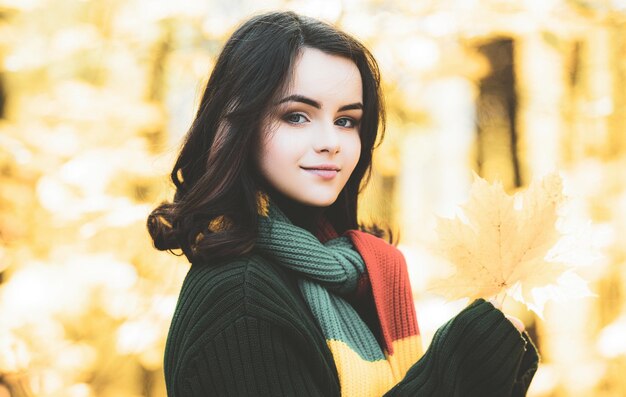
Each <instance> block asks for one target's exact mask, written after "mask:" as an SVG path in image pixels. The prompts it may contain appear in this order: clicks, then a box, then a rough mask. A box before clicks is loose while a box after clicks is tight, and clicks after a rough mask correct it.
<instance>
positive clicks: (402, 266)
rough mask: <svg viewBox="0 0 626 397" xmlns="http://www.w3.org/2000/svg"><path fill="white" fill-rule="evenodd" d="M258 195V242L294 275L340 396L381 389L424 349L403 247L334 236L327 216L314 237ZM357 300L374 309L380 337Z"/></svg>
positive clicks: (352, 234)
mask: <svg viewBox="0 0 626 397" xmlns="http://www.w3.org/2000/svg"><path fill="white" fill-rule="evenodd" d="M260 198H261V199H260V201H259V203H260V205H259V214H260V215H262V216H260V224H259V236H258V240H257V248H259V249H261V250H262V251H263V252H265V253H267V254H269V255H270V256H271V257H272V258H273V259H274V260H275V261H276V262H277V263H279V264H280V265H282V266H285V267H286V268H289V269H290V270H292V271H295V272H297V273H298V274H299V276H300V277H299V278H298V286H299V288H300V291H301V292H302V295H303V297H304V300H305V301H306V303H307V304H308V306H309V308H310V309H311V312H312V313H313V316H314V317H315V319H316V320H317V322H318V324H319V326H320V328H321V330H322V332H323V334H324V337H325V339H326V343H327V344H328V347H329V349H330V351H331V353H332V356H333V360H334V362H335V366H336V367H337V372H338V375H339V383H340V386H341V395H342V396H351V397H355V396H381V395H383V394H384V393H385V392H387V391H388V390H389V389H391V388H392V387H393V386H394V385H395V384H396V383H398V382H399V381H400V380H402V378H404V375H405V374H406V372H407V370H408V369H409V367H411V365H413V364H414V363H415V362H416V361H417V360H418V359H419V358H420V357H421V356H422V354H423V349H422V342H421V337H420V332H419V328H418V325H417V320H416V316H415V307H414V305H413V299H412V295H411V287H410V284H409V278H408V273H407V269H406V262H405V260H404V257H403V255H402V253H401V252H400V251H399V250H397V249H396V248H395V247H394V246H392V245H391V244H389V243H387V242H386V241H384V240H382V239H381V238H378V237H376V236H374V235H372V234H369V233H366V232H362V231H359V230H348V231H347V232H345V233H344V234H343V235H342V236H338V235H337V233H336V231H335V230H334V228H333V227H332V225H331V224H330V222H328V220H326V219H322V220H321V221H320V223H319V225H318V230H317V233H316V235H314V234H312V233H310V232H309V231H307V230H306V229H303V228H301V227H298V226H295V225H294V224H293V223H292V222H291V221H290V220H289V219H288V218H287V216H285V214H284V213H283V212H282V211H281V210H280V208H278V206H276V205H275V204H274V203H273V202H272V201H271V200H270V199H269V196H264V195H261V196H260ZM349 302H352V304H350V303H349ZM359 305H360V306H359ZM356 306H359V307H366V308H369V307H372V308H374V310H375V312H376V317H377V319H378V321H377V324H376V325H375V327H377V328H378V329H377V330H376V331H377V333H378V334H379V335H380V336H379V340H380V342H379V340H377V339H376V337H375V336H374V334H373V333H372V331H371V330H370V328H368V326H367V324H366V323H365V322H364V321H363V319H362V318H361V317H360V316H359V314H358V313H357V311H356V310H355V308H354V307H356ZM366 310H367V309H366Z"/></svg>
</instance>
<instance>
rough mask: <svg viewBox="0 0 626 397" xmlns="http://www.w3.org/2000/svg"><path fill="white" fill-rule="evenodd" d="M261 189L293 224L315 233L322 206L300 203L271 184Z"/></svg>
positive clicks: (322, 210)
mask: <svg viewBox="0 0 626 397" xmlns="http://www.w3.org/2000/svg"><path fill="white" fill-rule="evenodd" d="M263 189H264V191H265V192H266V193H267V194H268V195H269V196H270V198H271V200H272V201H273V202H274V203H275V204H276V205H277V206H278V208H280V209H281V211H282V212H283V213H284V214H285V215H286V216H287V218H289V220H290V221H291V222H292V223H293V224H294V225H296V226H298V227H301V228H303V229H306V230H308V231H310V232H311V233H315V228H316V226H317V222H318V220H319V217H320V216H321V215H322V213H323V212H324V207H316V206H311V205H307V204H302V203H300V202H298V201H296V200H294V199H292V198H290V197H287V196H285V195H284V194H283V193H281V192H279V191H278V190H276V189H275V188H273V187H271V186H265V187H264V188H263Z"/></svg>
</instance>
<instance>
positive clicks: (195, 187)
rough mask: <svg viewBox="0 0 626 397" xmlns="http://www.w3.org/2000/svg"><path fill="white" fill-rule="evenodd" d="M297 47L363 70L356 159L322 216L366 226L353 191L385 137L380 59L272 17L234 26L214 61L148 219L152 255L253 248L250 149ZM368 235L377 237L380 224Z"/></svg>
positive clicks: (292, 18)
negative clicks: (166, 191)
mask: <svg viewBox="0 0 626 397" xmlns="http://www.w3.org/2000/svg"><path fill="white" fill-rule="evenodd" d="M303 47H308V48H316V49H319V50H321V51H324V52H325V53H328V54H331V55H338V56H342V57H345V58H348V59H350V60H352V61H353V62H354V63H355V64H356V66H357V67H358V69H359V71H360V74H361V79H362V86H363V116H362V118H361V123H360V129H359V134H360V139H361V154H360V159H359V162H358V164H357V165H356V168H355V169H354V171H353V173H352V175H351V176H350V178H349V179H348V181H347V183H346V185H345V186H344V188H343V189H342V191H341V192H340V193H339V196H338V197H337V200H336V201H335V202H334V203H333V204H332V205H330V206H329V207H328V208H326V210H325V214H326V216H327V217H328V219H329V220H330V221H331V223H332V224H333V226H334V227H335V229H336V230H337V232H338V233H339V234H341V233H343V232H344V231H346V230H348V229H357V228H360V229H361V230H365V229H367V228H365V227H364V226H359V224H358V223H357V201H358V195H359V192H360V191H361V190H362V188H363V187H364V186H365V184H366V183H367V182H368V181H369V178H370V176H371V162H372V152H373V150H374V148H375V142H376V139H377V136H378V133H379V132H380V138H381V140H382V137H383V135H384V129H385V112H384V106H383V101H382V96H381V92H380V74H379V69H378V66H377V63H376V61H375V59H374V58H373V56H372V55H371V53H370V52H369V51H368V50H367V49H366V48H365V47H364V46H363V45H362V44H361V43H359V42H358V41H357V40H356V39H354V38H353V37H351V36H350V35H348V34H346V33H344V32H342V31H340V30H338V29H337V28H335V27H333V26H332V25H330V24H328V23H325V22H322V21H319V20H316V19H313V18H309V17H305V16H301V15H298V14H296V13H294V12H290V11H287V12H270V13H265V14H261V15H257V16H254V17H252V18H251V19H249V20H248V21H246V22H245V23H243V24H242V25H241V26H239V27H238V28H237V29H236V30H235V32H234V33H233V34H232V36H231V37H230V38H229V39H228V41H227V42H226V44H225V46H224V48H223V49H222V51H221V53H220V55H219V57H218V59H217V62H216V64H215V67H214V69H213V71H212V73H211V76H210V78H209V81H208V83H207V85H206V88H205V90H204V93H203V95H202V99H201V102H200V105H199V108H198V111H197V114H196V116H195V119H194V121H193V123H192V125H191V128H190V129H189V131H188V133H187V135H186V137H185V140H184V143H183V145H182V149H181V151H180V154H179V156H178V159H177V160H176V164H175V165H174V168H173V170H172V172H171V179H172V181H173V183H174V185H175V186H176V193H175V195H174V200H173V202H171V203H168V202H164V203H161V204H160V205H159V206H158V207H157V208H155V209H154V210H153V211H152V213H151V214H150V215H149V217H148V220H147V226H148V230H149V232H150V235H151V236H152V239H153V242H154V246H155V247H156V248H157V249H159V250H170V251H171V250H172V249H178V248H180V249H182V251H183V253H184V254H185V255H186V256H187V258H188V259H189V261H190V262H193V261H195V260H196V259H202V260H204V261H206V260H211V261H216V260H221V259H225V258H230V257H233V256H238V255H243V254H246V253H248V252H250V250H251V249H252V248H253V246H254V242H255V239H256V236H257V227H258V216H259V215H258V213H257V198H258V196H257V191H258V189H259V186H260V184H259V181H260V175H259V172H258V169H257V166H256V162H255V161H254V159H255V154H256V153H255V152H254V151H255V150H257V148H258V142H259V135H260V129H261V122H262V120H263V118H264V116H265V115H266V114H267V112H268V111H269V107H270V103H271V99H272V98H273V97H274V96H275V94H276V93H277V90H279V89H280V88H281V87H283V86H284V85H285V84H286V83H288V82H287V80H288V79H289V76H290V71H291V68H292V66H293V64H294V60H295V58H296V56H297V55H298V54H299V51H301V50H302V48H303ZM370 230H371V231H372V232H374V233H375V234H377V235H381V234H382V231H381V229H379V228H378V227H376V226H372V227H370ZM390 239H391V237H390Z"/></svg>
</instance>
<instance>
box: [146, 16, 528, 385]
mask: <svg viewBox="0 0 626 397" xmlns="http://www.w3.org/2000/svg"><path fill="white" fill-rule="evenodd" d="M379 131H381V134H382V131H384V111H383V105H382V100H381V95H380V81H379V73H378V69H377V65H376V62H375V60H374V59H373V57H372V55H371V54H370V53H369V52H368V51H367V49H366V48H364V47H363V45H362V44H360V43H359V42H358V41H356V40H355V39H354V38H352V37H350V36H349V35H347V34H345V33H343V32H341V31H339V30H337V29H336V28H334V27H332V26H330V25H328V24H326V23H323V22H321V21H318V20H314V19H311V18H307V17H304V16H300V15H297V14H295V13H293V12H273V13H266V14H263V15H259V16H255V17H253V18H252V19H250V20H248V21H247V22H245V23H244V24H243V25H241V26H240V27H239V28H238V29H237V30H236V31H235V32H234V33H233V35H232V37H231V38H230V39H229V40H228V41H227V43H226V45H225V47H224V48H223V50H222V52H221V54H220V56H219V58H218V60H217V63H216V65H215V68H214V70H213V72H212V74H211V77H210V79H209V81H208V83H207V86H206V89H205V91H204V94H203V97H202V101H201V103H200V106H199V109H198V112H197V115H196V118H195V120H194V122H193V125H192V126H191V129H190V130H189V132H188V134H187V137H186V140H185V143H184V145H183V147H182V150H181V153H180V155H179V157H178V160H177V161H176V164H175V165H174V169H173V171H172V174H171V178H172V181H173V182H174V184H175V185H176V193H175V196H174V200H173V202H172V203H162V204H161V205H160V206H159V207H158V208H156V209H155V210H154V211H153V212H152V214H151V215H150V217H149V218H148V228H149V231H150V233H151V236H152V238H153V240H154V244H155V247H156V248H157V249H160V250H172V249H182V252H183V253H184V255H186V257H187V258H188V259H189V261H190V262H191V263H192V265H191V268H190V270H189V272H188V274H187V276H186V278H185V281H184V283H183V286H182V289H181V292H180V296H179V299H178V304H177V307H176V311H175V314H174V317H173V319H172V323H171V326H170V329H169V334H168V339H167V345H166V350H165V359H164V370H165V379H166V383H167V390H168V395H169V396H170V397H183V396H340V395H341V396H350V397H352V396H355V397H357V396H382V395H386V396H498V397H503V396H513V395H514V396H520V395H524V394H525V393H526V390H527V388H528V386H529V384H530V381H531V379H532V377H533V375H534V373H535V371H536V368H537V362H538V356H537V351H536V349H535V347H534V345H533V344H532V342H531V340H530V339H529V336H528V334H527V333H526V332H525V331H523V324H518V325H517V327H519V329H518V328H516V326H515V325H514V324H513V323H512V322H511V321H509V320H508V319H507V318H506V317H505V315H504V314H503V313H502V312H501V311H500V310H499V309H498V308H496V307H494V306H493V304H492V303H490V302H487V301H485V300H483V299H479V300H476V301H474V302H472V303H471V304H470V305H469V306H468V307H467V308H465V309H464V310H463V311H462V312H461V313H459V314H458V315H457V316H455V317H454V318H453V319H451V320H450V321H449V322H447V323H446V324H444V325H443V326H442V327H441V328H439V329H438V330H437V332H436V334H435V336H434V338H433V340H432V343H431V345H430V347H429V348H428V349H427V350H426V352H423V350H422V346H421V339H420V334H419V328H418V325H417V321H416V315H415V309H414V306H413V300H412V297H411V288H410V285H409V279H408V276H407V270H406V262H405V260H404V257H403V256H402V254H401V252H400V251H399V250H398V249H397V248H395V246H394V245H392V244H390V243H388V242H387V241H385V240H383V238H381V237H382V235H383V234H382V232H381V231H380V229H379V228H377V227H372V228H370V229H367V228H365V227H363V226H361V225H359V224H358V222H357V203H358V194H359V191H360V189H361V188H362V186H363V185H364V183H366V182H367V180H368V179H369V174H370V167H371V160H372V152H373V149H374V147H375V142H376V140H377V136H378V135H377V134H378V132H379ZM381 136H382V135H381Z"/></svg>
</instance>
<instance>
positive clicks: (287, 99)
mask: <svg viewBox="0 0 626 397" xmlns="http://www.w3.org/2000/svg"><path fill="white" fill-rule="evenodd" d="M290 101H291V102H301V103H304V104H307V105H310V106H313V107H314V108H316V109H321V108H322V105H321V104H320V103H319V102H317V101H316V100H314V99H311V98H307V97H305V96H304V95H297V94H296V95H289V96H287V97H285V98H283V99H281V100H280V101H278V102H277V103H276V104H277V105H278V104H281V103H283V102H290ZM351 109H363V104H362V103H361V102H355V103H351V104H349V105H344V106H342V107H340V108H339V111H340V112H341V111H343V110H351Z"/></svg>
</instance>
